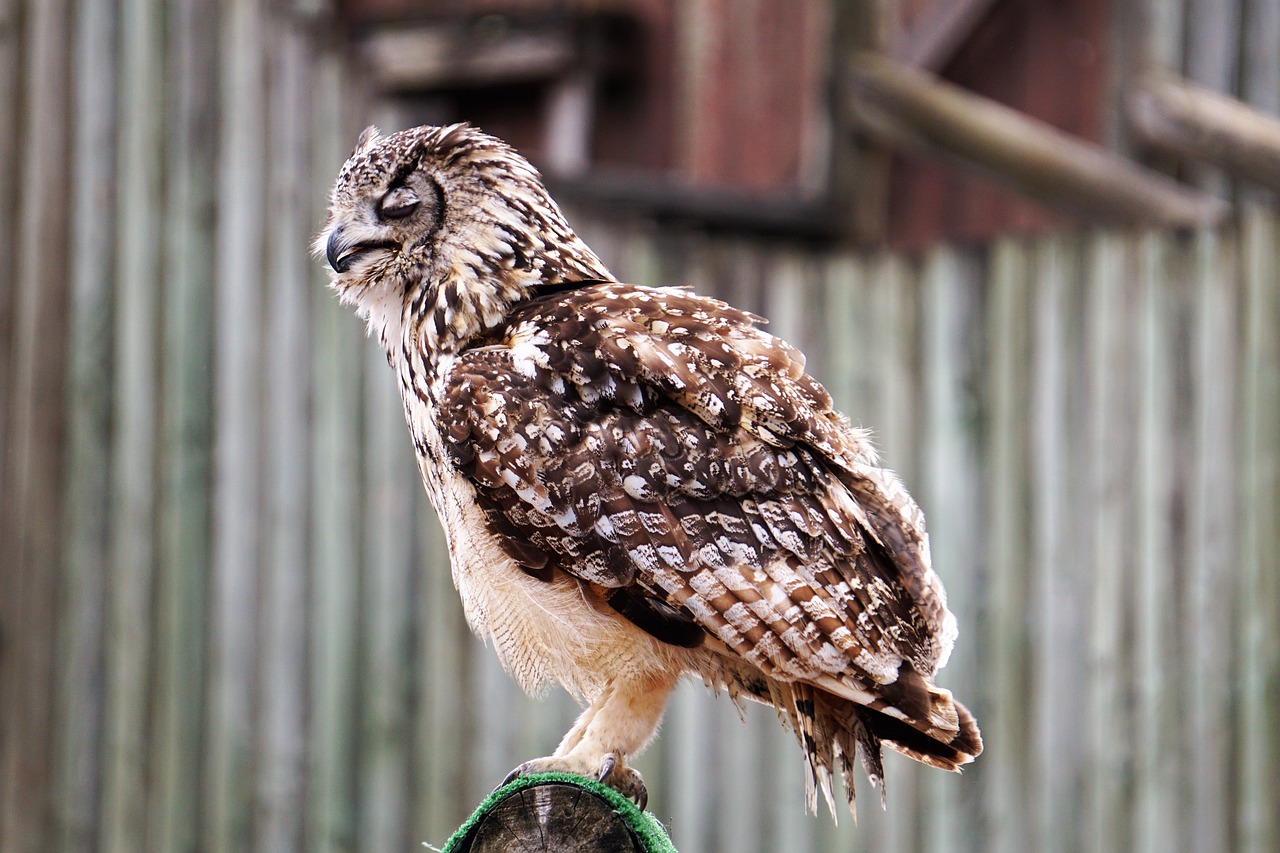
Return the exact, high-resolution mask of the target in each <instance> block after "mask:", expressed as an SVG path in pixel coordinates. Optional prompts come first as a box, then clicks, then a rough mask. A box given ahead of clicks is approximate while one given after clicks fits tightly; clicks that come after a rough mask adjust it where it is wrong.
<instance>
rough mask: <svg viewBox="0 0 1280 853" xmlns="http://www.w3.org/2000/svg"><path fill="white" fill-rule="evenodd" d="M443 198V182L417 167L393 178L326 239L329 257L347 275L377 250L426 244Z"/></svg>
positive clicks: (394, 250) (397, 250) (396, 250)
mask: <svg viewBox="0 0 1280 853" xmlns="http://www.w3.org/2000/svg"><path fill="white" fill-rule="evenodd" d="M442 208H443V197H442V193H441V192H440V188H439V185H438V184H436V182H435V181H433V180H431V179H430V178H429V177H427V176H425V175H423V174H421V173H420V172H417V171H414V172H411V173H410V174H408V175H405V176H403V177H400V178H397V179H393V180H392V182H391V184H390V186H389V187H387V189H386V190H385V191H383V192H382V193H380V194H379V195H377V196H376V197H373V198H368V200H367V201H365V202H363V203H362V204H360V205H359V206H358V208H357V209H356V210H353V211H351V212H349V213H348V215H347V216H346V217H344V218H343V219H340V220H339V221H337V222H335V223H334V224H333V226H332V227H331V228H330V230H329V236H328V239H327V240H326V242H325V257H326V258H327V259H328V261H329V266H330V267H332V268H333V270H334V272H336V273H338V274H340V275H341V274H343V273H347V272H349V271H351V269H352V268H353V267H354V266H355V265H356V264H357V263H358V262H359V261H361V260H362V259H364V258H366V257H371V256H373V255H374V254H375V253H379V252H391V253H393V254H400V253H403V252H405V251H407V250H410V249H413V248H416V247H418V246H422V245H423V244H424V243H426V241H427V240H428V239H429V238H430V236H431V235H432V234H433V233H435V230H436V229H437V228H438V227H439V225H440V214H441V211H442Z"/></svg>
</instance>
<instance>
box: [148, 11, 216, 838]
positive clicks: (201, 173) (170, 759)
mask: <svg viewBox="0 0 1280 853" xmlns="http://www.w3.org/2000/svg"><path fill="white" fill-rule="evenodd" d="M170 13H171V14H170V17H169V19H168V22H167V23H168V33H167V34H166V36H167V38H166V42H167V45H168V47H169V56H168V62H169V65H168V68H169V73H168V75H167V76H168V78H169V79H170V80H171V81H172V85H171V87H170V88H169V92H168V97H167V99H166V105H167V109H166V115H167V116H168V117H169V118H168V121H167V122H166V124H167V127H166V130H167V134H166V137H167V138H166V140H165V142H166V151H167V156H166V176H165V177H166V181H165V182H166V190H167V192H166V210H167V213H168V215H167V216H166V217H165V220H164V232H165V239H164V247H165V252H164V264H163V271H162V281H163V291H162V297H161V304H162V306H163V307H162V317H161V321H162V324H163V329H162V332H161V336H160V344H161V346H162V348H163V352H164V355H163V357H162V358H161V359H160V375H159V376H158V381H159V390H160V392H161V401H160V402H161V405H160V410H159V415H160V423H159V440H160V447H159V450H160V456H161V458H160V476H159V485H158V488H159V492H158V512H157V517H156V520H155V525H156V532H157V535H158V542H157V562H156V569H157V577H156V589H157V593H156V596H157V597H156V611H157V616H156V642H155V645H154V648H155V659H156V673H155V679H156V680H155V688H154V693H153V701H152V710H151V713H152V717H153V719H154V720H155V730H154V732H153V736H152V742H151V754H152V756H153V759H154V764H153V767H154V770H153V773H154V779H155V784H154V785H153V786H152V789H151V791H150V796H151V801H150V804H149V814H148V818H149V823H150V830H149V835H148V837H149V839H150V843H151V844H152V845H154V846H155V847H157V848H159V849H166V850H188V849H192V848H193V847H194V846H195V845H196V841H197V839H198V837H199V812H200V804H201V797H200V785H199V761H200V750H199V744H200V741H201V737H202V734H203V730H202V723H203V715H204V710H203V703H202V687H203V679H204V671H205V642H204V641H205V635H206V630H207V626H206V613H207V601H206V595H205V593H206V590H207V585H208V575H209V553H210V530H209V516H210V502H209V487H210V483H211V479H210V477H211V467H212V440H213V437H212V416H213V413H212V381H211V377H210V375H209V362H210V360H211V358H212V355H213V342H212V328H211V326H210V323H209V318H210V316H211V314H212V311H213V289H214V280H213V265H214V258H213V237H212V234H211V233H210V228H209V226H210V224H211V220H212V213H213V204H214V191H215V186H214V175H213V173H212V172H211V171H210V170H209V168H208V166H207V164H208V163H211V162H214V161H215V160H216V154H217V152H216V147H215V146H216V142H217V138H216V136H215V134H214V132H213V131H214V128H215V127H216V122H217V115H216V104H215V102H214V100H215V99H214V92H213V91H212V90H211V89H210V87H209V86H208V85H207V82H208V80H209V79H210V78H211V76H212V74H213V72H214V69H215V66H214V61H215V52H216V47H217V42H216V39H212V38H210V37H209V32H210V31H213V30H215V25H216V9H215V8H214V7H211V6H209V5H208V4H204V3H198V2H196V0H185V2H182V3H179V4H174V5H172V6H171V7H170Z"/></svg>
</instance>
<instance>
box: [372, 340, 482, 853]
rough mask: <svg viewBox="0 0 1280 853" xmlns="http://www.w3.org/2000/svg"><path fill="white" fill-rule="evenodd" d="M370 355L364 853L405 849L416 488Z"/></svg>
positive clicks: (387, 380) (378, 360)
mask: <svg viewBox="0 0 1280 853" xmlns="http://www.w3.org/2000/svg"><path fill="white" fill-rule="evenodd" d="M374 350H376V347H372V346H370V347H367V348H366V354H365V357H364V361H365V364H366V370H367V371H368V379H367V381H366V383H365V391H366V395H367V396H366V401H365V406H366V424H367V429H368V432H367V437H366V440H367V442H368V448H369V451H368V455H367V457H366V480H365V495H364V500H365V506H364V516H365V519H366V527H365V567H366V571H365V574H364V577H363V585H362V588H361V591H360V606H361V622H360V624H361V630H362V633H363V642H362V644H361V665H360V670H361V684H360V686H359V690H360V696H361V702H362V705H361V728H360V752H359V756H358V762H359V763H358V767H359V770H358V772H359V783H358V784H359V814H360V829H359V839H360V849H361V850H367V851H377V850H394V849H406V848H407V846H408V839H407V838H406V837H405V818H406V814H407V811H406V810H407V808H408V804H407V802H406V799H405V793H406V791H405V786H406V783H407V782H408V779H409V775H408V770H407V764H406V762H407V760H408V755H407V748H408V745H409V743H410V742H411V741H410V739H409V733H410V730H409V721H408V719H407V715H406V708H405V700H406V698H407V691H408V682H407V678H406V673H405V666H406V663H407V661H406V659H405V653H406V652H408V651H409V649H410V648H411V645H410V643H409V638H410V634H409V631H410V623H409V617H410V608H411V607H412V602H409V601H407V600H406V595H405V593H406V590H407V589H408V588H409V585H408V583H407V580H406V576H405V572H406V571H412V570H413V568H412V567H411V554H412V546H413V538H412V534H411V531H412V530H413V525H414V523H415V519H414V514H413V510H414V503H413V497H414V492H413V490H414V489H420V488H421V486H420V485H418V483H417V482H416V480H415V479H410V477H408V476H406V468H407V469H408V470H409V471H412V470H413V456H412V448H411V447H410V445H409V438H408V433H407V432H406V430H405V426H404V416H403V415H402V414H401V408H400V392H399V388H398V385H397V381H396V378H395V376H394V374H392V373H391V371H389V370H387V365H386V357H385V356H384V355H383V354H382V353H380V352H375V351H374ZM477 710H479V707H478V706H477ZM500 778H501V777H499V779H500ZM495 784H496V783H495Z"/></svg>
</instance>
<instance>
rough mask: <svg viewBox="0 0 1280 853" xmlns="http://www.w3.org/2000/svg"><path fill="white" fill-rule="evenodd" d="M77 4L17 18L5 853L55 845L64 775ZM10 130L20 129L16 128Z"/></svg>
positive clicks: (8, 386)
mask: <svg viewBox="0 0 1280 853" xmlns="http://www.w3.org/2000/svg"><path fill="white" fill-rule="evenodd" d="M69 6H70V4H69V3H68V2H65V0H63V2H49V3H42V4H35V5H33V6H26V7H25V8H23V9H22V10H21V11H22V14H21V15H17V14H16V12H15V13H12V17H10V19H9V21H8V23H10V25H11V26H12V27H13V32H14V34H15V36H16V38H17V39H18V40H19V41H20V42H21V45H22V50H21V51H20V52H19V53H18V61H17V62H15V63H14V64H13V65H8V64H7V63H6V65H7V67H8V68H9V69H11V71H12V72H16V76H17V78H18V80H19V81H21V82H20V83H19V85H21V86H22V96H20V97H15V98H14V100H13V101H11V102H10V103H11V104H12V105H13V107H14V108H16V109H12V111H13V113H14V114H15V116H14V126H12V131H10V132H6V136H9V139H8V140H6V142H5V143H0V144H4V145H6V146H9V145H12V146H13V147H12V148H9V150H10V151H12V152H13V153H14V154H16V155H17V156H16V162H12V163H4V164H3V165H7V166H10V167H14V166H16V167H17V168H16V171H17V176H16V177H15V179H14V180H13V182H12V183H11V184H9V186H8V188H9V189H10V190H11V191H12V190H16V193H14V194H13V195H10V196H8V197H6V198H4V200H3V201H0V204H3V205H6V206H9V212H8V214H7V216H6V220H5V224H7V225H8V226H9V227H10V228H12V229H13V230H12V232H11V236H10V237H8V238H7V239H6V245H5V246H4V247H5V248H6V249H8V250H10V251H12V252H13V253H14V256H15V257H14V259H13V262H12V265H11V266H8V267H7V268H5V269H4V272H5V273H6V274H10V275H12V276H13V278H12V283H11V284H9V285H7V286H5V288H4V293H3V294H0V298H4V299H5V301H6V303H7V305H6V308H5V310H4V314H5V315H6V317H5V322H4V326H7V328H4V326H0V331H4V332H7V333H8V337H7V338H5V339H4V341H3V343H4V344H5V345H6V349H5V351H4V354H3V357H2V360H0V374H5V379H4V380H0V381H3V382H4V383H5V387H4V388H3V389H0V394H3V402H4V403H5V404H6V406H5V410H4V411H3V412H2V413H0V418H3V419H4V420H5V421H6V425H5V426H4V427H0V438H3V441H4V443H3V445H2V446H3V455H2V456H0V486H2V487H3V488H2V490H0V564H3V568H0V582H3V585H4V590H3V593H2V594H0V598H3V599H4V601H3V603H2V604H0V630H3V633H4V654H3V655H2V656H0V727H3V729H4V730H5V731H6V732H9V731H13V732H15V733H16V734H15V735H14V736H12V737H10V736H7V735H6V737H4V739H3V741H2V742H0V792H7V793H6V796H5V797H4V799H3V801H0V848H4V849H5V850H10V849H12V850H14V851H18V853H26V851H37V850H44V849H46V848H47V847H48V845H49V844H50V843H51V842H52V840H53V839H52V837H51V832H50V831H51V829H52V823H51V821H49V820H48V817H49V815H50V809H51V806H52V805H53V803H52V802H51V795H52V785H53V782H54V781H55V779H56V773H55V771H54V755H55V753H54V732H55V728H54V726H53V707H52V702H53V697H54V690H55V663H56V662H55V660H54V658H53V649H54V640H55V628H56V625H57V621H58V619H59V616H60V614H59V607H58V599H57V595H58V586H57V583H58V578H59V574H60V571H59V569H60V566H61V559H62V553H61V544H62V537H63V531H62V529H61V525H62V514H61V511H60V510H61V507H62V503H61V501H62V475H63V472H64V466H63V458H64V457H63V452H64V451H63V445H62V438H63V416H64V413H63V406H64V405H65V402H66V382H65V377H66V363H67V356H66V352H67V347H66V333H67V323H66V320H67V298H68V295H69V290H70V288H69V285H68V271H69V269H70V263H69V258H68V253H67V251H66V246H67V245H68V244H69V242H70V238H71V235H70V227H69V218H68V216H67V209H66V204H65V202H64V200H65V199H66V198H68V197H70V194H71V193H72V192H73V191H74V187H73V185H72V183H71V181H70V164H71V161H70V159H69V153H70V151H69V145H68V142H69V139H68V133H67V128H66V125H65V117H66V115H67V114H68V113H69V111H70V104H71V92H70V83H71V80H70V77H71V68H70V66H71V62H70V60H71V40H70V38H69V37H68V34H69V25H70V22H71V18H70V8H69ZM9 133H12V135H11V136H10V135H9Z"/></svg>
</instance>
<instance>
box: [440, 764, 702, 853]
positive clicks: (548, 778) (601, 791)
mask: <svg viewBox="0 0 1280 853" xmlns="http://www.w3.org/2000/svg"><path fill="white" fill-rule="evenodd" d="M552 782H559V783H561V784H565V785H572V786H574V787H576V788H583V789H585V790H587V791H590V792H591V793H593V794H595V795H596V796H598V797H600V798H601V799H603V800H604V801H605V802H606V803H608V804H609V805H610V806H612V807H613V811H614V814H616V815H617V816H618V817H619V818H621V819H622V822H623V823H624V824H626V826H627V829H629V830H631V833H632V834H633V835H634V836H635V837H636V838H637V839H638V840H639V841H640V845H641V846H642V847H644V849H645V850H646V851H647V853H677V851H676V848H675V845H673V844H672V843H671V838H670V836H668V835H667V831H666V830H665V829H663V827H662V824H661V823H659V822H658V819H657V818H656V817H654V816H653V815H651V814H650V813H649V812H642V811H640V809H638V808H637V807H636V804H635V803H633V802H631V800H629V799H627V798H626V797H624V796H623V795H622V794H620V793H618V792H617V791H615V790H614V789H613V788H610V787H609V786H608V785H602V784H601V783H599V782H597V781H596V780H595V779H589V778H587V777H586V776H578V775H576V774H573V773H530V774H529V775H528V776H520V777H517V778H516V779H515V780H513V781H511V782H508V783H507V784H506V785H503V786H502V787H501V788H499V789H498V790H496V791H494V792H493V793H492V794H490V795H489V796H487V797H485V798H484V802H482V803H480V806H479V807H478V808H477V809H476V810H475V811H474V812H472V813H471V817H469V818H467V820H466V822H465V823H463V824H462V826H460V827H458V829H457V830H456V831H455V832H454V833H453V835H451V836H449V840H448V841H447V842H445V845H444V849H443V850H442V851H441V853H458V851H459V850H460V849H462V848H461V845H462V843H463V842H464V841H465V840H466V839H467V837H468V836H469V835H470V834H471V832H472V830H474V829H475V828H476V826H477V825H478V824H479V823H480V821H481V820H482V819H483V818H484V816H485V815H486V814H488V813H489V811H490V810H491V809H492V808H493V807H494V806H496V805H497V804H498V803H500V802H501V801H503V800H505V799H506V798H507V797H508V796H509V795H511V794H514V793H516V792H517V791H523V790H524V789H525V788H532V787H534V786H535V785H545V784H548V783H552Z"/></svg>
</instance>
